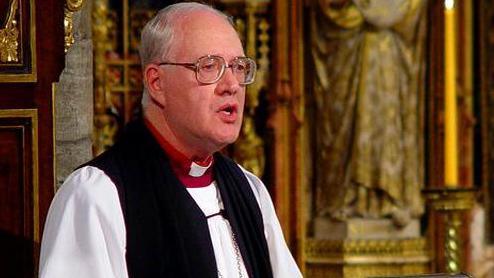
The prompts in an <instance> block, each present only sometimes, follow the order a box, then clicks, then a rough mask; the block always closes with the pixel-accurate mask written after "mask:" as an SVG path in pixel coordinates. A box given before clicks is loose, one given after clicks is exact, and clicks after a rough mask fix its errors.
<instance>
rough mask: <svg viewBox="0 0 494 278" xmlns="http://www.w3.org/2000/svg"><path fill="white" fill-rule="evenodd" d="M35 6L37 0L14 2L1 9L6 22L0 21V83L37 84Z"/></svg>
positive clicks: (12, 0) (1, 15)
mask: <svg viewBox="0 0 494 278" xmlns="http://www.w3.org/2000/svg"><path fill="white" fill-rule="evenodd" d="M5 7H6V8H5ZM34 7H35V5H34V0H11V1H10V2H9V4H8V5H6V6H5V5H4V6H1V9H0V18H5V22H0V24H2V25H0V82H35V81H36V39H35V35H36V34H35V29H36V28H35V13H34Z"/></svg>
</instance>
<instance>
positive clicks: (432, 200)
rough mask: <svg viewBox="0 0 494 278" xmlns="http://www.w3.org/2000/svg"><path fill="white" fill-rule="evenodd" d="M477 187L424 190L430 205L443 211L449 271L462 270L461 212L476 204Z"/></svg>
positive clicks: (445, 256)
mask: <svg viewBox="0 0 494 278" xmlns="http://www.w3.org/2000/svg"><path fill="white" fill-rule="evenodd" d="M475 192H476V189H475V188H450V187H442V188H430V189H426V190H424V193H425V195H426V198H427V201H428V205H429V206H430V207H431V208H432V209H433V210H435V211H439V212H441V213H443V215H444V216H445V219H446V227H445V228H446V230H445V235H444V239H443V249H444V258H445V260H444V261H445V266H444V269H445V270H446V271H448V272H449V273H455V272H458V271H460V270H462V265H461V262H462V257H461V255H462V250H461V249H460V246H462V244H461V237H460V228H461V226H462V223H461V212H464V211H468V210H470V209H471V208H473V206H474V204H475Z"/></svg>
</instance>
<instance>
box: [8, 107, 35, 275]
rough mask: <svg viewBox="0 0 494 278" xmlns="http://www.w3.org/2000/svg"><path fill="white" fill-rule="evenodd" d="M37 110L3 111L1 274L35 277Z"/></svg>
mask: <svg viewBox="0 0 494 278" xmlns="http://www.w3.org/2000/svg"><path fill="white" fill-rule="evenodd" d="M36 137H37V112H36V110H32V109H30V110H0V273H1V277H33V276H35V272H36V270H35V269H36V267H35V264H36V262H37V260H38V253H37V250H38V246H39V219H38V195H37V192H38V175H37V168H38V167H37V163H38V161H37V147H36V142H35V141H34V140H37V138H36Z"/></svg>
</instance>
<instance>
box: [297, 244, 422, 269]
mask: <svg viewBox="0 0 494 278" xmlns="http://www.w3.org/2000/svg"><path fill="white" fill-rule="evenodd" d="M305 256H306V264H307V266H306V275H307V277H315V278H317V277H352V278H359V277H369V276H380V275H381V276H382V275H408V274H419V273H426V272H427V271H428V270H429V264H430V262H431V255H430V254H429V250H428V248H427V241H426V239H425V238H416V239H395V240H389V239H383V240H377V239H376V240H358V239H352V240H316V239H308V240H307V242H306V248H305Z"/></svg>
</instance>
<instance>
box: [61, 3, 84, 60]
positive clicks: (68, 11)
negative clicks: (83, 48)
mask: <svg viewBox="0 0 494 278" xmlns="http://www.w3.org/2000/svg"><path fill="white" fill-rule="evenodd" d="M83 4H84V0H67V2H66V3H65V9H64V20H63V26H64V30H65V44H64V48H65V52H67V51H68V50H69V48H70V47H71V46H72V45H73V44H74V24H73V17H74V13H75V12H77V11H79V10H80V9H81V8H82V5H83Z"/></svg>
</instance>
